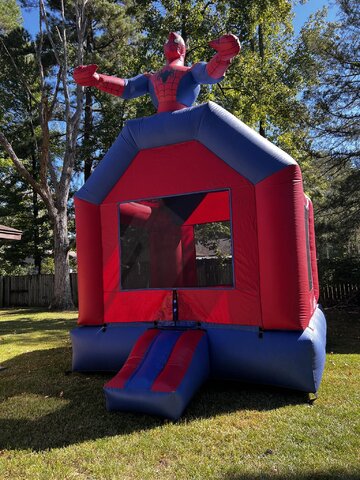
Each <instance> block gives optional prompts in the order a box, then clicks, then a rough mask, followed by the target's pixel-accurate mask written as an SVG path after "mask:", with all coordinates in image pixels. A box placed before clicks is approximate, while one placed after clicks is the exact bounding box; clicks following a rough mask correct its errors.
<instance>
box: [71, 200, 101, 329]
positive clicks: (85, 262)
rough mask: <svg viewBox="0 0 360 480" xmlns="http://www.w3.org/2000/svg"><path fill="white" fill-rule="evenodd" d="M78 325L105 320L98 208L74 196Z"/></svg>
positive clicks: (92, 323) (95, 323)
mask: <svg viewBox="0 0 360 480" xmlns="http://www.w3.org/2000/svg"><path fill="white" fill-rule="evenodd" d="M75 212H76V250H77V262H78V295H79V319H78V323H79V324H80V325H100V324H102V323H103V321H104V303H103V274H102V243H101V221H100V207H99V206H98V205H93V204H92V203H89V202H85V201H84V200H80V199H77V198H75Z"/></svg>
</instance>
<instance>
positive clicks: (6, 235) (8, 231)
mask: <svg viewBox="0 0 360 480" xmlns="http://www.w3.org/2000/svg"><path fill="white" fill-rule="evenodd" d="M21 235H22V231H21V230H16V228H12V227H6V226H5V225H0V239H5V240H21Z"/></svg>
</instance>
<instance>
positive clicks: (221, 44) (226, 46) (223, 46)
mask: <svg viewBox="0 0 360 480" xmlns="http://www.w3.org/2000/svg"><path fill="white" fill-rule="evenodd" d="M209 45H210V47H211V48H213V49H214V50H216V51H217V52H218V54H219V56H220V57H221V60H231V59H232V58H234V57H235V56H236V55H237V54H238V53H239V52H240V49H241V46H240V42H239V39H238V38H237V37H236V36H235V35H232V34H231V33H229V34H227V35H222V36H221V37H219V38H217V39H216V40H212V41H211V42H209Z"/></svg>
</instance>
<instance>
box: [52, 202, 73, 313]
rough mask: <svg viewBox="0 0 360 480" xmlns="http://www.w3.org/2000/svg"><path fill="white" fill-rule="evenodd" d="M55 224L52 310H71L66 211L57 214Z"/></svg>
mask: <svg viewBox="0 0 360 480" xmlns="http://www.w3.org/2000/svg"><path fill="white" fill-rule="evenodd" d="M53 222H54V223H53V228H54V265H55V283H54V297H53V299H52V302H51V308H52V309H55V310H71V309H73V308H74V303H73V300H72V294H71V284H70V267H69V237H68V227H67V211H66V209H63V210H62V211H60V212H57V214H56V215H55V218H54V219H53Z"/></svg>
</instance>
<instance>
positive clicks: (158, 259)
mask: <svg viewBox="0 0 360 480" xmlns="http://www.w3.org/2000/svg"><path fill="white" fill-rule="evenodd" d="M119 208H120V252H121V260H120V264H121V274H120V275H121V279H120V282H121V289H122V290H137V289H138V290H139V289H140V290H142V289H179V288H181V289H184V288H185V289H186V288H196V289H199V288H219V287H223V288H232V287H233V265H232V259H233V254H232V239H231V219H230V211H231V208H230V194H229V191H228V190H220V191H215V192H197V193H192V194H186V195H177V196H171V197H162V198H152V199H142V200H136V201H132V202H124V203H121V204H120V207H119Z"/></svg>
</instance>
